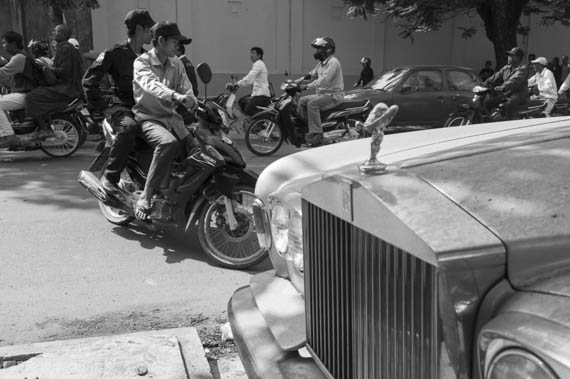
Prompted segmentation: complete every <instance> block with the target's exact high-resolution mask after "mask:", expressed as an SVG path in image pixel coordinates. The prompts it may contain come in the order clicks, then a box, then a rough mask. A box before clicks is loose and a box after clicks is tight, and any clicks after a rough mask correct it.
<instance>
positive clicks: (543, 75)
mask: <svg viewBox="0 0 570 379" xmlns="http://www.w3.org/2000/svg"><path fill="white" fill-rule="evenodd" d="M530 63H532V64H533V66H534V70H535V71H536V74H534V75H533V76H532V77H531V78H530V79H529V80H528V86H529V87H534V86H536V87H537V88H538V96H535V95H533V96H531V100H535V99H543V100H546V108H545V109H544V112H543V113H544V114H545V116H546V117H550V112H552V108H554V105H555V104H556V101H557V100H558V92H557V88H556V80H555V79H554V74H553V73H552V71H550V70H549V69H547V68H546V65H547V64H548V61H547V60H546V58H544V57H539V58H536V59H535V60H533V61H531V62H530Z"/></svg>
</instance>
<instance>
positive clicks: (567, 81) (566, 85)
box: [558, 74, 570, 93]
mask: <svg viewBox="0 0 570 379" xmlns="http://www.w3.org/2000/svg"><path fill="white" fill-rule="evenodd" d="M569 88H570V74H568V76H566V78H565V79H564V82H563V83H562V85H560V90H559V91H558V92H560V93H562V92H564V91H566V90H568V89H569Z"/></svg>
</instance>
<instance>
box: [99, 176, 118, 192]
mask: <svg viewBox="0 0 570 379" xmlns="http://www.w3.org/2000/svg"><path fill="white" fill-rule="evenodd" d="M101 187H103V189H104V190H105V191H107V192H109V193H116V192H118V191H119V187H118V186H117V184H116V183H113V182H111V181H110V180H109V179H107V177H106V176H105V175H103V176H102V177H101Z"/></svg>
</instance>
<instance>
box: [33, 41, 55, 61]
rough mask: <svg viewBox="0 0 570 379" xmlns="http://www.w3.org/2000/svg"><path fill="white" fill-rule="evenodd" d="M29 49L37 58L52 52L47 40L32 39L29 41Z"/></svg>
mask: <svg viewBox="0 0 570 379" xmlns="http://www.w3.org/2000/svg"><path fill="white" fill-rule="evenodd" d="M28 49H30V52H31V53H32V55H33V56H34V57H35V58H38V57H47V56H48V55H49V53H50V49H49V45H48V43H47V42H46V41H36V40H33V39H32V40H30V43H28Z"/></svg>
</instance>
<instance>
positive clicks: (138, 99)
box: [133, 22, 198, 220]
mask: <svg viewBox="0 0 570 379" xmlns="http://www.w3.org/2000/svg"><path fill="white" fill-rule="evenodd" d="M187 39H188V38H187V37H184V36H183V35H182V34H181V33H180V30H179V29H178V25H176V24H175V23H173V22H159V23H158V24H156V25H154V26H153V27H152V45H153V48H152V49H151V50H150V51H149V52H148V53H145V54H142V55H141V56H140V57H138V58H137V59H136V60H135V64H134V81H133V90H134V95H135V106H134V107H133V112H134V114H135V117H136V120H137V121H138V122H139V123H140V124H141V130H142V134H143V138H144V139H145V141H146V142H147V143H148V144H149V145H151V146H152V147H153V148H154V155H153V158H152V162H151V164H150V167H149V170H148V174H147V178H146V183H145V187H144V190H143V192H142V194H141V196H140V199H139V200H138V202H137V205H136V209H135V215H136V216H137V218H139V219H142V220H147V219H148V216H149V215H150V207H151V199H152V197H153V195H154V194H156V193H158V192H159V190H160V189H161V188H165V187H167V186H168V179H169V173H170V165H171V164H172V161H173V160H174V158H175V157H176V155H177V153H178V152H179V147H180V143H179V141H182V142H183V144H184V145H185V146H186V147H187V150H188V151H187V153H190V152H194V151H193V150H195V149H196V145H195V143H194V141H193V139H192V136H191V135H190V133H189V132H188V130H187V129H186V128H185V127H184V120H183V118H182V116H181V115H180V114H179V113H177V112H176V108H177V106H178V105H180V104H183V105H185V106H186V107H188V108H190V109H192V108H195V107H197V105H198V101H197V99H196V97H195V96H194V93H193V92H192V84H191V83H190V80H189V79H188V76H187V75H186V69H185V67H184V64H183V63H182V61H181V60H180V58H178V57H177V56H176V52H177V51H178V43H179V41H180V40H187Z"/></svg>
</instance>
